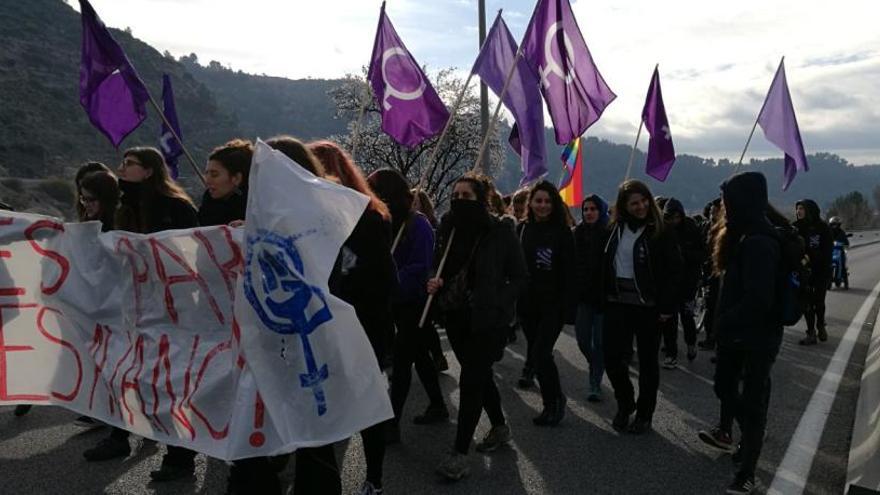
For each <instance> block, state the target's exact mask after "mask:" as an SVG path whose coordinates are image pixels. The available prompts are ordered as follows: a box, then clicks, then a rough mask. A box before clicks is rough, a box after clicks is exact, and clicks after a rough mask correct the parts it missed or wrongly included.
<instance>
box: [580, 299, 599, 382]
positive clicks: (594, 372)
mask: <svg viewBox="0 0 880 495" xmlns="http://www.w3.org/2000/svg"><path fill="white" fill-rule="evenodd" d="M574 331H575V335H576V336H577V343H578V348H580V350H581V353H582V354H583V355H584V357H585V358H586V359H587V362H588V363H589V364H590V390H591V391H598V390H599V388H600V387H601V385H602V374H603V373H604V372H605V360H604V353H603V352H602V345H603V344H602V341H603V338H602V335H603V329H602V313H600V312H599V310H598V308H595V307H593V306H591V305H588V304H585V303H580V304H578V308H577V319H576V320H575V324H574Z"/></svg>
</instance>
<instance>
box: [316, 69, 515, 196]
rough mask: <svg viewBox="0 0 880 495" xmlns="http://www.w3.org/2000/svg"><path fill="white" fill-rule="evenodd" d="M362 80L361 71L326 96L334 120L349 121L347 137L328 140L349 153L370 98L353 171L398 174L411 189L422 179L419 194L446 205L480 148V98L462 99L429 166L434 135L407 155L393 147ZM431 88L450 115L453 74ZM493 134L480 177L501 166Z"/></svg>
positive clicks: (457, 88)
mask: <svg viewBox="0 0 880 495" xmlns="http://www.w3.org/2000/svg"><path fill="white" fill-rule="evenodd" d="M365 74H366V70H364V71H363V74H362V75H361V76H356V75H353V74H348V75H347V76H346V78H345V82H344V83H343V84H342V85H340V86H339V87H337V88H336V89H334V90H331V91H330V97H331V98H332V99H333V102H334V104H335V105H336V116H337V118H344V119H349V120H351V123H350V124H349V126H348V130H349V132H348V134H347V135H345V136H334V137H333V138H332V139H333V140H334V141H336V142H338V143H341V144H342V145H343V146H345V147H346V148H348V149H351V144H352V139H353V135H354V129H355V126H356V120H357V115H358V113H359V112H360V109H361V106H362V105H363V104H364V100H365V99H366V98H369V102H368V103H367V106H366V113H365V115H364V118H363V120H362V122H361V126H360V130H359V135H358V138H357V149H356V153H357V157H356V160H357V162H358V165H360V166H361V167H362V168H363V169H364V171H365V172H366V173H370V172H372V171H374V170H377V169H380V168H385V167H389V168H393V169H396V170H399V171H400V172H401V173H402V174H403V175H404V176H405V177H406V178H407V179H408V180H409V181H410V183H411V184H412V185H413V187H415V186H416V184H418V182H419V179H420V178H421V177H422V175H423V174H424V176H425V181H424V182H423V183H422V188H423V189H424V190H425V191H426V192H427V193H428V195H429V196H431V199H432V200H433V201H434V204H436V205H443V204H445V202H446V200H447V198H448V196H449V193H450V190H449V189H450V186H451V185H452V183H453V182H454V181H455V180H456V179H457V178H459V177H460V176H461V175H463V174H464V173H466V172H467V171H469V170H471V169H472V168H473V166H474V163H475V162H476V159H477V154H478V153H479V150H480V145H481V144H482V134H481V129H480V99H479V95H478V94H476V93H475V92H473V91H468V93H467V94H466V95H465V96H464V98H463V100H462V103H461V106H460V107H459V110H458V112H456V115H454V116H453V118H454V120H453V123H452V126H451V127H450V128H449V131H448V133H447V135H446V138H445V139H444V141H443V143H441V145H440V149H439V150H438V151H437V155H436V159H435V160H434V163H428V162H429V160H430V157H431V154H432V153H433V151H434V147H435V145H436V144H437V141H438V138H439V135H438V136H435V137H433V138H431V139H428V140H426V141H425V142H423V143H422V144H420V145H418V146H416V147H414V148H412V149H409V148H405V147H403V146H401V145H399V144H397V143H396V142H395V141H394V140H393V139H391V138H390V137H389V136H388V135H386V134H385V133H384V132H382V129H381V120H380V117H381V116H380V113H379V109H378V107H377V105H376V100H375V98H374V97H373V93H372V90H371V88H370V86H369V84H367V82H366V77H365ZM433 84H434V88H435V89H436V90H437V93H438V94H439V95H440V97H441V98H442V99H443V101H444V102H445V103H446V106H447V108H449V109H450V111H451V110H452V108H451V107H452V105H453V103H454V101H455V99H456V98H457V97H458V95H459V93H460V92H461V90H462V87H463V85H464V80H462V79H460V78H458V77H456V76H455V74H454V70H453V69H444V70H442V71H440V73H439V74H438V75H437V77H436V78H435V79H434V81H433ZM498 129H499V126H497V125H496V126H495V130H494V132H493V134H492V136H491V138H490V139H489V144H488V149H487V150H486V154H487V157H488V159H487V160H486V162H485V163H487V164H488V166H487V168H488V169H487V170H483V172H484V173H486V174H488V175H490V176H491V175H493V172H494V171H495V170H496V169H498V168H499V167H500V166H501V162H502V160H503V154H502V153H503V151H502V147H501V144H500V143H499V140H498V135H499V132H498Z"/></svg>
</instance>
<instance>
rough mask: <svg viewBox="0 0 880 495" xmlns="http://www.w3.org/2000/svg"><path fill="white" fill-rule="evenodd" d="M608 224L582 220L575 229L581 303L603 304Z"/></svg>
mask: <svg viewBox="0 0 880 495" xmlns="http://www.w3.org/2000/svg"><path fill="white" fill-rule="evenodd" d="M609 234H610V231H609V230H608V226H607V225H599V224H598V223H597V224H593V225H587V224H586V223H583V222H581V223H580V224H579V225H578V226H577V227H575V229H574V245H575V268H576V270H575V287H576V288H575V294H576V295H577V301H578V302H579V303H584V304H588V305H590V306H592V307H594V308H598V307H601V306H602V256H603V254H602V251H603V250H604V249H605V245H606V244H608V236H609Z"/></svg>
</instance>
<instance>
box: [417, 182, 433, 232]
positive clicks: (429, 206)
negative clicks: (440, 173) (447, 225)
mask: <svg viewBox="0 0 880 495" xmlns="http://www.w3.org/2000/svg"><path fill="white" fill-rule="evenodd" d="M411 192H412V193H413V196H414V198H415V199H414V201H413V207H414V208H415V209H416V210H418V211H420V212H421V213H422V215H425V216H426V217H428V222H430V223H431V227H434V228H435V229H436V228H437V214H436V213H435V212H434V202H433V201H431V197H430V196H428V193H427V192H425V190H424V189H413V190H412V191H411Z"/></svg>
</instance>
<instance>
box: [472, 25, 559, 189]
mask: <svg viewBox="0 0 880 495" xmlns="http://www.w3.org/2000/svg"><path fill="white" fill-rule="evenodd" d="M516 48H517V47H516V40H514V39H513V35H511V34H510V31H509V30H508V29H507V24H505V22H504V19H502V18H501V13H499V14H498V17H497V18H496V19H495V23H494V24H493V25H492V29H490V30H489V35H488V36H487V37H486V41H485V42H484V43H483V48H482V49H481V50H480V54H479V55H478V56H477V61H476V62H474V68H473V69H472V70H471V72H472V73H475V74H477V75H478V76H480V78H481V79H482V80H483V82H485V83H486V85H487V86H489V87H490V88H492V91H494V92H495V94H496V95H500V94H501V91H502V90H503V89H504V81H505V80H506V79H507V74H508V72H509V71H510V68H511V67H512V66H513V61H514V59H515V58H516ZM538 84H540V82H539V80H538V77H537V76H536V75H535V73H534V72H532V70H531V69H530V68H529V65H528V63H527V62H526V61H525V60H523V58H522V57H520V58H519V60H517V65H516V69H514V73H513V76H512V77H511V79H510V83H509V84H508V85H507V92H505V94H504V99H503V101H504V106H505V107H507V109H508V110H510V113H512V114H513V118H514V120H515V121H516V123H515V124H514V126H513V129H512V130H511V132H510V139H509V142H510V145H511V146H512V147H513V149H514V151H516V152H517V153H518V154H519V156H520V158H521V160H522V171H523V177H522V180H520V185H524V184H527V183H530V182H533V181H535V180H537V179H538V178H540V177H541V176H542V175H544V174H545V173H547V164H546V160H545V159H546V143H545V138H544V102H543V101H542V100H541V92H540V90H539V89H538Z"/></svg>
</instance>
